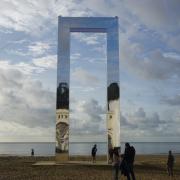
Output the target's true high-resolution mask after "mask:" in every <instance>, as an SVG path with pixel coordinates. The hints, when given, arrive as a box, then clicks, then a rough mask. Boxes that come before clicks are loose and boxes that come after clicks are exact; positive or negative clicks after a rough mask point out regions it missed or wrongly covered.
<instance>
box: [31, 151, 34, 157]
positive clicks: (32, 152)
mask: <svg viewBox="0 0 180 180" xmlns="http://www.w3.org/2000/svg"><path fill="white" fill-rule="evenodd" d="M31 156H32V157H33V156H34V149H31Z"/></svg>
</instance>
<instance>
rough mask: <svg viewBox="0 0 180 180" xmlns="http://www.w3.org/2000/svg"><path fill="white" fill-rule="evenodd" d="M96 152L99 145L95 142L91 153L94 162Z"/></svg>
mask: <svg viewBox="0 0 180 180" xmlns="http://www.w3.org/2000/svg"><path fill="white" fill-rule="evenodd" d="M96 152H97V145H96V144H95V145H94V146H93V148H92V151H91V155H92V161H93V163H95V162H96Z"/></svg>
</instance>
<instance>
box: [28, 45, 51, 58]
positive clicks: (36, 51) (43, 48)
mask: <svg viewBox="0 0 180 180" xmlns="http://www.w3.org/2000/svg"><path fill="white" fill-rule="evenodd" d="M49 49H50V45H49V43H45V42H35V43H32V44H31V45H29V46H28V50H29V54H31V55H32V56H35V57H36V56H40V55H43V54H44V53H46V52H47V51H48V50H49Z"/></svg>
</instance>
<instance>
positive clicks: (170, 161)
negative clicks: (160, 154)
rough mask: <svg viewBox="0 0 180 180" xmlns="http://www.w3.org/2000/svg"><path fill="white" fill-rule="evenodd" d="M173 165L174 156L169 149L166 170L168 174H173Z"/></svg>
mask: <svg viewBox="0 0 180 180" xmlns="http://www.w3.org/2000/svg"><path fill="white" fill-rule="evenodd" d="M173 167H174V156H173V155H172V151H169V155H168V160H167V170H168V175H169V176H173Z"/></svg>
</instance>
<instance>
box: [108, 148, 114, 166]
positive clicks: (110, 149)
mask: <svg viewBox="0 0 180 180" xmlns="http://www.w3.org/2000/svg"><path fill="white" fill-rule="evenodd" d="M113 154H114V150H113V148H112V147H110V148H109V159H108V162H109V164H111V163H113Z"/></svg>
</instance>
